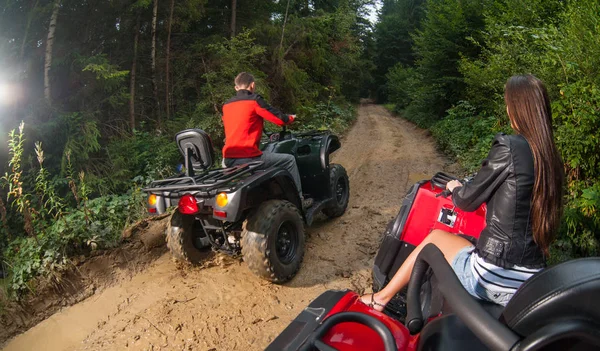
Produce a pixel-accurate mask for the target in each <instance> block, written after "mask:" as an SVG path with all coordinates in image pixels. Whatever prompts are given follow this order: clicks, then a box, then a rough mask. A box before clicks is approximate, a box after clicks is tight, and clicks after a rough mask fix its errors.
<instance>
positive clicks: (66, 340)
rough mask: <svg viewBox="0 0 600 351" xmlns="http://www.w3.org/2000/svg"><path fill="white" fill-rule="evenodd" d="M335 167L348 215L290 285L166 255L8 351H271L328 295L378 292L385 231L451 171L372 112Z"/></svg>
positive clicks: (313, 236)
mask: <svg viewBox="0 0 600 351" xmlns="http://www.w3.org/2000/svg"><path fill="white" fill-rule="evenodd" d="M333 162H336V163H340V164H342V165H344V167H346V169H347V171H348V175H349V176H350V188H351V190H350V191H351V196H350V205H349V206H348V211H347V212H346V214H345V215H344V216H342V217H340V218H337V219H335V220H327V219H325V217H323V218H319V219H318V220H317V221H316V223H315V224H314V225H313V226H312V227H311V228H307V235H308V236H307V237H308V239H307V247H306V255H305V257H304V263H303V266H302V268H301V269H300V272H299V273H298V275H297V276H296V277H295V278H294V279H293V280H292V281H291V282H289V283H287V284H285V285H281V286H278V285H273V284H270V283H268V282H265V281H262V280H260V279H259V278H257V277H255V276H254V275H252V273H250V271H249V270H248V268H247V267H246V265H245V263H243V262H242V260H241V259H234V258H229V257H225V256H220V255H215V256H213V257H211V258H209V259H208V260H207V261H206V262H205V263H204V264H203V266H202V267H187V266H181V265H179V264H177V263H175V262H174V261H172V259H171V258H170V255H169V253H168V252H165V251H162V252H161V253H160V254H159V255H156V257H157V258H156V259H155V260H153V261H150V262H148V263H146V264H145V267H144V269H142V270H138V271H136V272H135V274H130V275H128V276H127V275H125V276H123V277H121V279H120V280H118V281H116V282H113V283H112V284H113V285H112V286H108V287H105V288H103V289H98V290H97V291H95V293H93V294H91V296H89V297H88V298H86V299H85V300H83V301H81V302H79V303H77V304H75V305H73V306H70V307H65V308H63V309H62V310H60V311H59V312H57V313H55V314H53V315H52V316H50V317H49V318H47V319H46V320H44V321H43V322H41V323H39V324H38V325H36V326H35V327H33V328H31V329H29V330H28V331H27V332H25V333H23V334H21V335H19V336H17V337H15V338H14V339H12V340H11V341H10V342H8V343H7V344H6V345H5V350H10V351H12V350H215V351H216V350H262V349H264V348H265V347H266V346H267V345H268V344H269V343H270V342H271V341H272V340H273V339H274V338H275V337H276V336H277V335H278V334H279V333H280V332H281V331H282V330H283V329H284V328H285V327H286V326H287V324H288V323H289V322H290V321H291V320H292V319H293V318H294V317H295V316H296V315H297V314H298V313H299V312H300V311H301V310H302V309H303V308H304V307H305V306H306V305H307V304H308V303H309V302H310V301H311V300H312V299H314V298H315V297H317V296H318V295H319V294H320V293H322V292H323V291H325V290H328V289H353V290H355V291H358V292H364V291H370V286H371V285H370V284H371V278H370V268H371V265H372V262H373V258H374V255H375V253H376V250H377V248H378V245H379V240H380V236H381V233H382V232H383V231H384V229H385V226H386V225H387V223H388V222H389V221H390V220H391V219H392V218H393V217H394V216H395V214H396V213H397V212H398V210H399V207H400V203H401V199H402V198H403V197H404V195H405V193H406V191H407V190H408V188H409V187H410V185H412V184H413V183H415V182H416V181H418V180H422V179H425V178H428V177H430V176H432V175H433V174H434V173H435V172H436V171H439V170H442V169H445V168H447V164H446V163H445V162H446V161H445V160H444V159H443V158H442V157H440V156H439V155H438V153H437V152H436V151H435V148H434V144H433V141H432V140H431V138H430V137H428V136H427V134H426V132H425V131H423V130H420V129H418V128H416V127H415V126H413V125H412V124H410V123H408V122H406V121H404V120H402V119H399V118H395V117H392V116H391V115H390V113H389V112H387V110H385V109H384V108H383V107H381V106H378V105H368V104H365V105H362V106H361V107H360V108H359V111H358V119H357V121H356V123H355V125H354V126H353V127H352V129H351V130H350V131H349V132H348V133H347V135H346V136H345V137H344V138H343V141H342V148H341V149H340V150H339V151H338V152H336V153H335V154H334V156H333ZM162 240H164V239H162Z"/></svg>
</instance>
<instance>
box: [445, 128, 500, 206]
mask: <svg viewBox="0 0 600 351" xmlns="http://www.w3.org/2000/svg"><path fill="white" fill-rule="evenodd" d="M510 165H511V153H510V141H509V140H508V137H507V136H505V135H503V134H498V135H496V137H495V138H494V141H493V142H492V148H491V150H490V152H489V154H488V157H487V158H486V159H485V160H483V162H482V163H481V169H480V170H479V172H477V175H476V176H475V178H474V179H473V180H472V181H470V182H468V183H466V184H464V185H462V186H456V187H455V188H454V189H452V201H453V202H454V205H456V207H458V208H460V209H462V210H463V211H475V210H476V209H477V208H479V206H481V204H482V203H484V202H486V201H488V199H489V198H490V196H492V194H493V193H494V191H496V189H498V187H499V186H500V185H501V184H502V182H504V181H505V180H506V178H507V177H508V174H509V172H510Z"/></svg>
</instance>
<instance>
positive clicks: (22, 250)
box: [0, 124, 145, 297]
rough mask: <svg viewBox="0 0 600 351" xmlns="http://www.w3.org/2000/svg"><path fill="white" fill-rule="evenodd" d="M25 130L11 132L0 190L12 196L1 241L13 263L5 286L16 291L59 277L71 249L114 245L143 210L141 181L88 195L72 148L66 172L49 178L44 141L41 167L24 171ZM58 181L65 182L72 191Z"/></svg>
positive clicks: (2, 211)
mask: <svg viewBox="0 0 600 351" xmlns="http://www.w3.org/2000/svg"><path fill="white" fill-rule="evenodd" d="M23 130H24V126H23V124H21V127H20V128H19V131H18V132H17V131H12V132H11V134H10V138H9V146H10V156H11V160H10V166H11V171H10V172H9V173H7V174H5V175H4V176H3V177H2V178H1V181H0V191H1V190H2V189H7V190H8V196H7V197H6V198H7V199H8V202H7V203H5V202H4V201H0V216H1V219H2V226H0V235H1V236H0V239H1V240H0V244H1V245H2V246H1V247H2V248H4V249H3V261H4V262H6V264H7V266H8V268H9V270H8V274H9V278H8V284H7V290H8V292H9V294H10V295H12V296H13V297H19V296H20V295H21V294H23V293H25V292H26V291H33V290H34V288H35V287H34V286H33V283H32V282H33V281H34V279H35V278H38V277H44V279H49V280H50V281H51V282H55V283H57V282H58V281H59V277H60V274H61V272H62V271H63V270H64V269H66V268H67V267H68V262H69V258H70V257H71V256H73V255H77V254H82V253H89V252H90V251H92V250H97V249H102V248H110V247H114V246H116V245H117V244H118V243H119V242H120V239H121V233H122V231H123V229H125V227H126V226H127V225H128V224H130V223H132V222H133V221H136V220H138V219H139V218H141V217H142V216H144V214H145V203H144V201H143V200H144V196H143V194H142V192H141V188H140V184H131V182H130V183H129V188H130V190H129V191H127V192H126V193H125V194H123V195H106V196H101V197H98V198H95V199H92V200H90V199H89V196H90V194H91V192H92V191H91V190H90V186H89V184H88V182H87V179H86V177H85V173H84V172H80V173H79V174H78V175H77V176H75V174H74V172H73V167H72V165H71V161H70V160H71V157H70V155H69V153H67V155H66V171H65V173H66V176H65V177H64V178H60V177H55V178H54V179H52V181H51V180H50V174H49V172H48V171H47V170H46V169H45V168H44V157H45V156H44V152H43V150H42V145H41V143H36V149H35V151H36V155H37V160H38V164H39V168H38V169H33V168H32V169H31V170H29V171H28V172H27V173H26V172H24V171H23V167H22V163H23V146H24V144H25V138H24V132H23ZM28 182H31V184H28ZM56 184H67V189H68V191H69V193H68V194H69V195H70V196H67V193H61V192H60V190H57V187H56ZM2 197H4V196H2ZM21 233H22V234H21Z"/></svg>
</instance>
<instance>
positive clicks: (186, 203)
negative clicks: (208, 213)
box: [178, 194, 198, 214]
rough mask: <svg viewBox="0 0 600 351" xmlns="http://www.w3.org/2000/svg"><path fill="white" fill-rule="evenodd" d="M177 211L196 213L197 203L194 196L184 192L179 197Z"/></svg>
mask: <svg viewBox="0 0 600 351" xmlns="http://www.w3.org/2000/svg"><path fill="white" fill-rule="evenodd" d="M178 207H179V212H181V213H183V214H196V213H198V203H197V202H196V198H195V197H193V196H192V195H190V194H185V195H183V196H182V197H181V199H179V206H178Z"/></svg>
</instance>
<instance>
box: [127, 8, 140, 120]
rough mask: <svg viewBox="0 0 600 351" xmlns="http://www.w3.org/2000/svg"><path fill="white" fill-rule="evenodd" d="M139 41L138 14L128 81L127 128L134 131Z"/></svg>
mask: <svg viewBox="0 0 600 351" xmlns="http://www.w3.org/2000/svg"><path fill="white" fill-rule="evenodd" d="M139 39H140V14H139V13H138V15H137V19H136V23H135V35H134V36H133V63H132V64H131V77H130V78H131V79H130V81H129V127H130V128H131V131H132V132H133V130H134V129H135V78H136V69H137V54H138V42H139Z"/></svg>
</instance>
